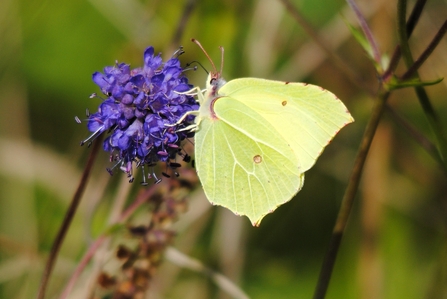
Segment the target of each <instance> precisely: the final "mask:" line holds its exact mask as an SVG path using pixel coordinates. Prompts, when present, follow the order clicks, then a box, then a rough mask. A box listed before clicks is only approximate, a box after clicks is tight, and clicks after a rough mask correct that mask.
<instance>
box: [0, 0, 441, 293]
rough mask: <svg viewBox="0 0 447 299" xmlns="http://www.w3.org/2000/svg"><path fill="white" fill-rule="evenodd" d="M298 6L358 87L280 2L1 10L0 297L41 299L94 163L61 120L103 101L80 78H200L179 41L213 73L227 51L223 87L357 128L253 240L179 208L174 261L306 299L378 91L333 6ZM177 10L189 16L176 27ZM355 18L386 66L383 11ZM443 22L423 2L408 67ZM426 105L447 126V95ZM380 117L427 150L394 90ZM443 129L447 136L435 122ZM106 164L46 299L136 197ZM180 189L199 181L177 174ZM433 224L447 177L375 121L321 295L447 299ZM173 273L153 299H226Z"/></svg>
mask: <svg viewBox="0 0 447 299" xmlns="http://www.w3.org/2000/svg"><path fill="white" fill-rule="evenodd" d="M294 2H295V5H296V6H297V8H298V9H299V10H300V11H301V12H302V13H303V15H304V16H305V17H306V18H307V20H308V21H309V22H310V23H311V24H312V26H314V28H315V29H316V30H317V32H318V33H319V35H320V37H321V38H322V39H323V40H324V41H325V42H326V43H327V45H328V46H329V47H330V48H331V49H332V51H333V52H334V53H336V54H337V55H339V56H340V57H342V59H343V61H344V62H345V63H346V64H347V65H348V66H350V68H351V69H352V70H353V71H354V73H355V74H356V76H357V79H358V81H360V82H362V84H363V85H364V86H368V87H369V90H365V88H363V87H359V86H358V85H355V84H354V83H353V82H351V81H350V80H349V77H348V76H346V75H345V74H344V73H343V72H342V71H341V70H340V69H339V68H337V67H336V66H335V65H334V64H333V63H331V62H330V61H329V60H328V59H327V56H326V55H325V54H324V52H323V51H321V50H320V49H319V47H318V46H317V45H316V44H315V43H314V41H313V40H312V39H311V38H310V37H309V36H308V35H306V34H305V31H304V30H303V29H302V28H301V27H300V26H299V25H298V24H297V23H296V21H295V20H294V19H293V18H292V17H291V15H290V14H289V13H288V11H287V10H286V9H285V8H284V6H282V4H281V3H280V1H272V0H258V1H230V0H219V1H188V0H185V1H178V0H172V1H136V0H126V1H118V0H113V1H110V0H108V1H106V0H90V1H68V2H67V1H54V0H45V1H30V0H20V1H13V0H2V1H0V40H1V43H0V176H1V181H0V298H33V297H34V296H35V294H36V292H37V289H38V284H39V281H40V276H41V274H42V270H43V266H44V263H45V260H46V257H47V255H48V252H49V250H50V248H51V244H52V242H53V239H54V236H55V234H56V232H57V230H58V228H59V226H60V224H61V222H62V219H63V216H64V213H65V211H66V209H67V206H68V203H69V200H70V198H71V196H72V193H73V192H74V190H75V188H76V185H77V182H78V180H79V178H80V173H81V170H82V166H83V165H84V163H85V160H86V156H87V154H88V152H89V149H88V148H86V147H82V148H81V147H80V146H79V142H80V141H81V140H82V139H84V138H85V137H86V136H87V135H88V132H87V129H86V127H85V126H84V125H77V124H76V122H75V121H74V116H75V115H79V116H82V115H83V114H84V111H85V109H86V108H89V109H90V110H92V111H94V110H95V109H96V107H97V105H98V101H99V100H98V99H89V95H90V94H91V93H92V92H99V91H98V89H97V87H96V86H95V84H94V83H93V82H92V81H91V75H92V73H93V72H95V71H101V70H102V68H103V67H104V66H107V65H111V64H113V63H114V61H115V60H118V61H119V62H127V63H131V65H132V66H135V67H136V66H138V65H139V64H141V63H142V55H143V51H144V49H145V47H147V46H149V45H152V46H154V47H155V51H156V52H163V57H164V58H165V59H166V58H169V57H170V55H171V54H172V53H173V52H174V51H175V50H176V49H177V48H178V46H180V45H183V46H184V50H185V51H186V53H185V54H184V55H182V56H181V58H180V59H181V61H182V62H183V63H184V65H186V63H188V62H192V61H200V62H201V63H202V64H203V65H204V67H205V68H207V69H210V67H211V66H210V65H209V63H208V61H207V60H206V59H205V57H204V55H203V53H202V52H201V51H200V50H199V49H198V47H197V46H196V45H194V44H193V43H191V42H190V41H189V40H190V38H192V37H194V38H196V39H198V40H200V41H201V43H202V44H203V46H204V47H205V48H206V49H207V51H208V53H209V54H210V56H211V57H212V58H213V59H214V61H215V62H216V63H217V64H219V61H220V52H219V48H218V46H220V45H221V46H224V47H225V66H224V70H223V75H224V77H225V78H227V79H232V78H237V77H243V76H256V77H263V78H268V79H277V80H287V81H305V82H309V83H313V84H317V85H320V86H323V87H324V88H326V89H329V90H331V91H332V92H334V93H335V94H336V95H338V97H339V98H340V99H342V101H343V102H344V103H345V104H346V106H347V107H348V108H349V110H350V111H351V113H352V115H353V116H354V118H355V119H356V122H355V123H354V124H352V125H350V126H348V127H347V128H346V129H344V130H343V131H341V132H340V134H339V135H338V136H337V137H336V138H335V139H334V141H333V142H332V143H331V144H330V145H329V146H328V147H327V149H326V150H325V152H324V153H323V155H322V156H321V158H320V159H319V160H318V161H317V164H316V166H315V167H314V168H313V169H311V170H310V171H309V172H308V173H306V184H305V186H304V188H303V190H302V191H301V192H300V193H299V194H298V196H297V197H296V198H295V199H293V200H292V201H291V202H289V203H287V204H286V205H284V206H282V207H280V208H279V209H278V210H277V211H275V213H274V214H272V215H269V216H267V217H266V218H265V220H264V221H263V223H262V225H261V227H260V228H253V227H251V225H250V223H249V221H248V220H247V219H245V218H240V217H237V216H234V215H232V214H231V213H229V212H228V211H226V210H224V209H222V208H219V207H211V206H210V205H209V203H208V202H207V201H206V200H204V198H203V195H202V194H201V192H200V186H199V185H197V190H196V191H195V192H193V193H191V194H190V195H189V211H188V212H187V213H185V214H184V215H182V216H180V217H179V221H178V222H177V223H176V224H175V228H176V230H177V231H178V235H177V237H176V238H175V241H174V243H173V244H172V245H173V246H174V247H175V248H177V249H178V250H179V251H181V252H183V253H185V254H187V255H189V256H191V257H193V258H194V259H197V260H200V261H201V262H202V263H203V264H204V265H207V266H208V267H209V268H212V269H215V270H216V271H219V272H221V273H223V274H224V275H226V276H227V277H228V278H230V279H231V280H232V281H234V282H235V283H236V284H237V285H239V286H240V287H241V288H242V289H243V290H244V291H245V292H246V293H247V294H248V295H249V296H250V297H252V298H261V299H262V298H310V297H311V296H312V293H313V289H314V287H315V284H316V280H317V277H318V272H319V269H320V266H321V262H322V259H323V256H324V254H325V251H326V249H327V244H328V242H329V238H330V234H331V231H332V228H333V224H334V220H335V217H336V215H337V211H338V208H339V205H340V200H341V198H342V196H343V192H344V188H345V186H346V184H347V180H348V178H349V173H350V170H351V167H352V164H353V160H354V156H355V152H356V150H357V147H358V144H359V142H360V138H361V135H362V133H363V130H364V128H365V123H366V121H367V119H368V118H369V115H370V112H371V106H372V102H373V97H371V96H370V91H373V92H374V91H375V89H376V88H377V78H376V74H375V72H374V67H373V66H372V65H371V62H370V60H369V59H368V58H367V57H366V55H365V53H364V52H363V50H362V48H361V47H360V46H359V45H358V44H357V43H356V41H355V39H354V38H353V37H352V36H351V35H350V31H349V29H348V28H347V26H346V25H345V23H344V22H343V20H342V17H341V16H340V14H343V16H344V17H345V18H347V19H348V20H349V21H350V22H351V23H353V24H356V23H355V20H354V19H353V18H352V13H351V12H350V11H349V9H348V7H347V5H346V4H345V2H344V1H342V0H337V1H323V0H300V1H294ZM190 4H193V7H192V10H191V14H190V15H186V17H185V19H184V21H181V20H182V16H185V14H184V12H185V11H186V10H187V8H188V5H190ZM358 4H359V6H360V8H361V10H362V12H363V13H364V14H365V16H366V17H367V21H368V23H369V25H370V26H371V28H372V31H373V34H374V35H375V38H376V39H377V40H378V43H379V45H380V50H381V51H382V53H388V54H389V55H390V54H391V53H392V51H393V49H394V47H395V45H396V43H397V41H396V27H395V23H396V12H395V10H396V3H395V2H394V1H384V0H378V1H360V0H359V1H358ZM410 4H411V3H410ZM410 4H409V5H410ZM446 12H447V3H446V2H445V1H432V2H430V3H429V4H427V7H426V9H425V11H424V13H423V15H422V17H421V20H420V23H419V24H418V26H417V27H416V30H415V32H414V34H413V36H412V37H411V39H410V45H411V48H412V51H413V53H414V56H415V57H417V56H418V54H419V53H421V51H423V49H424V48H425V47H426V45H427V44H428V42H429V41H430V40H431V38H432V37H433V36H434V34H435V33H436V31H437V30H438V28H439V27H440V25H441V24H442V22H443V21H444V20H443V18H444V17H445V15H446ZM182 22H183V23H182ZM176 36H180V39H179V40H177V39H176ZM446 47H447V42H446V41H445V39H444V40H443V41H442V42H441V43H440V45H439V46H438V49H436V50H435V52H434V53H433V55H432V56H431V57H430V58H429V60H428V61H427V63H426V64H425V65H424V66H423V67H422V68H421V70H420V75H421V77H422V78H423V79H424V80H433V79H437V78H439V77H445V76H446V70H447V60H446V55H445V51H446ZM398 70H399V71H400V72H403V71H404V70H405V69H404V67H403V66H400V67H399V68H398ZM187 76H188V77H189V78H190V82H191V83H193V84H194V85H198V86H200V87H202V88H203V87H204V85H205V78H206V74H205V72H204V71H202V70H201V69H200V68H199V69H198V70H197V71H193V70H191V71H188V73H187ZM427 90H428V92H429V95H430V98H431V100H432V103H433V105H434V106H435V109H436V111H437V113H438V115H440V116H443V115H447V101H446V99H447V96H446V95H447V86H446V81H443V82H442V83H440V84H438V85H436V86H430V87H427ZM389 105H390V106H391V107H393V108H394V109H395V110H396V111H398V112H399V114H400V115H401V116H402V117H404V118H405V119H406V120H407V121H408V122H409V123H411V124H412V125H413V126H415V127H416V128H417V129H418V130H419V131H420V132H421V134H423V135H425V136H426V137H427V138H428V139H430V140H432V139H433V137H432V133H431V132H430V130H429V127H428V125H427V122H426V119H425V116H424V114H423V113H422V109H421V107H420V105H419V102H418V101H417V99H416V97H415V95H414V92H413V90H411V89H403V90H398V91H396V92H394V93H393V94H392V96H391V98H390V99H389ZM81 118H82V117H81ZM441 122H442V124H443V126H444V127H447V121H446V119H445V118H444V117H442V118H441ZM189 151H190V152H191V153H192V147H191V148H189ZM107 166H110V165H109V164H108V154H107V153H101V154H100V155H99V157H98V160H97V163H96V166H95V169H94V173H93V175H92V178H91V181H90V184H89V188H88V189H87V191H86V193H85V195H84V198H83V202H82V204H81V206H80V208H79V210H78V213H77V215H76V217H75V220H74V222H73V224H72V226H71V228H70V230H69V232H68V235H67V237H66V239H65V241H64V244H63V246H62V250H61V253H60V255H59V258H58V262H57V265H56V268H55V272H54V274H53V276H52V279H51V281H50V287H49V290H48V294H47V295H48V296H47V298H55V297H57V296H58V295H59V294H60V292H61V291H62V289H63V287H64V286H65V284H66V283H67V281H68V279H69V277H70V276H71V275H72V272H73V270H74V268H75V266H76V265H77V263H78V262H79V260H80V258H81V257H82V256H83V254H84V253H85V251H86V248H88V246H89V244H91V242H92V240H94V239H95V238H96V237H97V236H98V235H100V234H101V233H102V232H103V230H104V229H105V228H106V227H107V223H108V219H109V217H110V216H109V215H110V214H111V209H113V208H115V207H116V202H117V201H118V198H120V194H127V193H128V194H129V195H128V196H127V203H128V204H129V203H131V202H132V199H133V198H134V197H135V194H136V193H137V192H138V190H139V189H141V188H143V187H141V186H140V185H138V183H137V182H136V183H134V184H132V185H129V184H128V183H127V181H126V178H125V177H124V175H120V174H117V175H115V176H114V177H110V176H109V174H108V173H107V172H106V171H105V167H107ZM182 175H185V176H187V177H189V176H192V177H193V176H194V174H193V172H188V171H186V170H185V173H184V174H182V173H181V176H182ZM165 180H167V179H165ZM117 194H118V195H117ZM144 212H145V211H143V210H141V211H139V213H138V217H143V218H144V215H145V214H144ZM138 217H136V218H137V219H139V218H138ZM446 219H447V180H446V177H445V175H444V174H443V172H442V171H441V170H440V168H439V166H438V165H437V164H436V162H435V161H434V160H433V159H432V157H431V156H430V155H429V154H428V153H427V152H425V151H424V150H423V148H422V147H421V146H420V145H419V144H418V143H417V142H416V141H415V140H414V139H413V138H412V137H411V136H410V135H409V134H408V133H407V131H406V130H405V129H404V128H403V127H402V126H400V125H399V124H398V123H397V122H396V121H395V117H394V116H393V115H392V114H388V113H387V114H385V116H384V118H383V119H382V122H381V124H380V126H379V129H378V131H377V134H376V136H375V138H374V142H373V148H372V149H371V152H370V155H369V157H368V160H367V165H366V168H365V170H364V176H363V180H362V183H361V187H360V190H359V193H358V197H357V204H356V205H355V206H354V210H353V211H352V217H351V218H350V222H349V224H348V229H347V232H346V235H345V237H344V239H343V241H342V247H341V250H340V254H339V257H338V261H337V263H336V266H335V271H334V273H333V276H332V279H331V285H330V288H329V292H328V295H327V298H390V299H391V298H445V297H446V296H447V288H446V285H447V255H446V252H447V242H446V240H447V238H446V228H447V221H446ZM118 234H119V233H117V235H118ZM116 238H118V236H116ZM120 238H124V239H120V242H124V243H125V242H126V240H128V239H129V237H128V236H127V235H126V234H124V236H121V235H120ZM123 240H124V241H123ZM117 242H118V241H115V242H111V244H110V248H112V249H113V246H116V244H117ZM129 242H131V241H129ZM112 251H113V250H112ZM102 258H103V260H102V261H101V262H96V263H94V265H95V266H101V267H103V268H107V267H108V266H110V263H113V256H111V255H105V256H103V257H102ZM176 262H178V260H176V258H175V257H173V256H171V255H168V256H167V260H166V261H165V262H164V263H163V265H162V266H161V268H160V269H159V272H158V274H157V276H156V277H155V278H154V279H153V280H152V281H151V285H150V287H149V296H148V298H226V297H225V295H223V292H221V291H220V290H219V288H218V287H216V285H215V284H213V283H212V282H211V281H210V280H209V279H208V278H207V277H206V276H205V275H203V274H202V273H196V272H195V271H193V270H190V269H182V268H181V267H179V266H178V265H176ZM104 264H105V266H104ZM93 268H94V267H93V266H91V267H88V268H87V269H86V270H85V273H84V275H83V276H81V278H80V279H79V281H78V283H77V285H76V286H75V289H74V291H73V294H79V293H77V292H81V291H82V290H84V289H85V288H86V287H85V286H86V285H87V284H86V283H87V282H88V281H89V280H88V279H89V273H90V272H91V271H93V270H92V269H93ZM112 268H113V267H112ZM90 284H91V280H90ZM90 284H89V285H90ZM150 296H153V297H150ZM156 296H158V297H156ZM73 298H76V295H73Z"/></svg>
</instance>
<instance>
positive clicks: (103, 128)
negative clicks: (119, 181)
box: [81, 47, 199, 184]
mask: <svg viewBox="0 0 447 299" xmlns="http://www.w3.org/2000/svg"><path fill="white" fill-rule="evenodd" d="M181 53H183V51H182V50H181V49H180V50H179V51H177V52H176V53H175V54H174V56H173V57H172V58H171V59H169V60H168V61H166V62H164V63H163V61H162V59H161V56H160V54H158V55H157V56H155V55H154V48H153V47H149V48H147V49H146V50H145V51H144V66H143V67H141V68H135V69H130V66H129V65H128V64H125V63H118V62H117V63H116V64H115V66H108V67H105V68H104V72H103V73H100V72H95V73H94V74H93V76H92V78H93V82H95V83H96V85H98V86H99V87H100V89H101V91H102V93H103V94H104V95H106V96H107V98H106V99H104V100H103V102H102V103H101V104H100V105H99V108H98V112H96V113H93V114H89V115H88V125H87V127H88V129H89V130H90V131H91V132H93V133H92V135H91V136H90V137H89V138H88V139H86V140H84V141H83V142H82V143H81V145H82V144H84V143H86V142H88V143H90V142H91V141H92V140H93V139H94V138H96V137H97V136H99V135H100V134H102V133H104V132H110V135H108V136H107V137H106V138H105V140H104V145H103V147H104V150H105V151H108V152H110V154H111V160H112V161H117V162H116V164H115V166H114V167H116V166H120V168H121V170H123V171H124V172H126V173H127V174H128V176H129V177H130V180H131V181H133V177H132V169H133V166H134V165H135V166H136V167H140V166H141V167H142V168H143V176H145V174H144V167H145V166H149V167H153V166H154V165H155V163H156V162H158V161H163V162H166V163H167V165H168V166H170V165H171V168H175V167H177V166H178V165H179V164H178V163H176V162H175V158H176V156H177V155H178V154H179V155H182V156H183V157H185V156H186V154H184V153H182V152H181V150H180V149H181V145H180V143H181V142H182V140H184V139H185V138H187V137H192V134H193V133H191V132H188V131H178V130H179V129H180V128H183V127H185V126H187V125H189V124H191V123H192V122H193V121H194V116H193V115H191V116H188V117H187V118H186V119H185V120H184V121H183V122H182V123H181V124H178V125H176V126H171V125H173V124H176V123H177V122H178V121H179V120H180V118H181V117H182V116H183V115H184V114H185V113H186V112H188V111H195V110H198V108H199V106H198V104H197V102H196V101H195V99H194V98H193V96H191V95H185V94H182V93H183V92H185V91H188V90H190V89H191V88H192V85H190V84H188V79H187V78H186V77H185V76H184V75H183V69H182V67H181V66H180V61H179V60H178V58H177V57H178V55H180V54H181ZM93 96H96V95H95V94H94V95H93ZM172 165H174V166H175V167H173V166H172ZM114 167H112V169H108V171H109V172H110V173H112V170H113V168H114ZM174 170H175V169H174ZM174 173H176V172H175V171H174ZM151 175H152V176H154V177H155V181H156V182H159V181H160V180H159V179H158V178H157V177H156V176H155V174H153V171H152V173H151V172H150V171H149V176H151ZM143 183H144V184H146V178H145V177H144V178H143Z"/></svg>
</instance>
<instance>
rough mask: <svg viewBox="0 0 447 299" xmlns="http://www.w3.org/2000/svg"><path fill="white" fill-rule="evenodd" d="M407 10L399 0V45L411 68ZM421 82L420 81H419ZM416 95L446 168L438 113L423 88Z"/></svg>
mask: <svg viewBox="0 0 447 299" xmlns="http://www.w3.org/2000/svg"><path fill="white" fill-rule="evenodd" d="M406 10H407V1H406V0H399V1H398V4H397V14H398V24H397V25H398V26H397V28H398V37H399V43H400V47H401V52H402V58H403V60H404V61H405V64H406V65H407V67H408V68H411V67H412V66H413V65H414V60H413V57H412V55H411V51H410V46H409V44H408V35H407V30H406V25H405V16H406ZM413 74H414V76H413V78H416V79H419V78H420V77H419V74H418V72H417V71H414V72H413ZM419 80H420V79H419ZM414 89H415V91H416V95H417V97H418V99H419V102H420V103H421V106H422V109H423V110H424V113H425V116H426V117H427V120H428V123H429V125H430V127H431V130H432V131H433V133H434V135H435V138H436V142H437V147H438V151H439V153H440V156H441V158H442V160H443V163H444V167H445V164H446V159H447V140H446V135H445V133H444V131H443V129H442V126H441V124H440V122H439V118H438V116H437V115H436V112H435V110H434V108H433V106H432V105H431V103H430V99H429V97H428V95H427V92H426V91H425V89H424V88H423V87H421V86H416V87H415V88H414Z"/></svg>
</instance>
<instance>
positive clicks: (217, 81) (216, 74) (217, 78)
mask: <svg viewBox="0 0 447 299" xmlns="http://www.w3.org/2000/svg"><path fill="white" fill-rule="evenodd" d="M191 41H192V42H193V43H195V44H197V45H198V46H199V47H200V49H202V51H203V53H205V55H206V57H207V58H208V60H209V61H210V62H211V65H212V66H213V70H212V71H210V72H209V74H208V78H207V80H206V90H207V94H208V95H212V96H215V95H216V93H217V91H218V90H219V88H220V87H222V86H223V85H224V84H225V83H226V81H225V79H224V78H222V69H223V62H224V48H223V47H219V48H220V51H221V53H222V57H221V63H220V70H219V71H218V70H217V68H216V65H215V64H214V62H213V60H212V59H211V57H210V56H209V55H208V53H207V52H206V51H205V49H204V48H203V47H202V45H201V44H200V42H199V41H198V40H196V39H194V38H192V39H191Z"/></svg>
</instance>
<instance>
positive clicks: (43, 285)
mask: <svg viewBox="0 0 447 299" xmlns="http://www.w3.org/2000/svg"><path fill="white" fill-rule="evenodd" d="M101 141H102V138H100V137H98V138H97V139H96V140H95V141H94V142H93V148H92V149H91V151H90V155H89V157H88V160H87V164H86V165H85V168H84V172H83V173H82V177H81V180H80V181H79V185H78V188H77V189H76V192H75V194H74V195H73V199H72V200H71V203H70V206H69V208H68V211H67V213H66V214H65V218H64V221H63V222H62V225H61V227H60V229H59V232H58V233H57V236H56V239H55V240H54V243H53V246H52V247H51V251H50V256H49V257H48V260H47V263H46V265H45V269H44V272H43V275H42V281H41V282H40V286H39V292H38V294H37V299H44V298H45V292H46V289H47V286H48V281H49V280H50V276H51V272H52V271H53V268H54V264H55V262H56V258H57V255H58V253H59V250H60V248H61V245H62V242H63V241H64V238H65V236H66V234H67V231H68V228H69V227H70V224H71V221H72V220H73V217H74V214H75V213H76V210H77V208H78V206H79V203H80V201H81V198H82V194H83V193H84V190H85V187H86V186H87V181H88V178H89V176H90V172H91V170H92V167H93V163H94V161H95V158H96V155H97V153H98V151H99V149H100V147H101V146H100V145H101Z"/></svg>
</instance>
